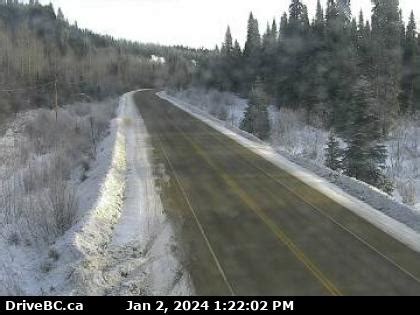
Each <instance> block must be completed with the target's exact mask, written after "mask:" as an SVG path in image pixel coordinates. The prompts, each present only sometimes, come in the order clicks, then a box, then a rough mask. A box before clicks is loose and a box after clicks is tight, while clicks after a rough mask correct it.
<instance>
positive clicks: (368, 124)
mask: <svg viewBox="0 0 420 315" xmlns="http://www.w3.org/2000/svg"><path fill="white" fill-rule="evenodd" d="M349 105H350V106H351V113H352V114H351V116H350V117H349V120H348V122H347V128H346V131H345V132H344V133H343V136H344V138H345V140H346V143H347V145H348V146H347V149H346V150H345V151H344V160H343V163H344V168H345V174H346V175H348V176H351V177H355V178H356V179H359V180H362V181H364V182H366V183H368V184H371V185H373V186H376V187H378V188H380V189H383V190H385V191H386V192H388V193H390V192H391V190H392V187H391V185H390V184H389V181H388V180H387V179H386V178H385V176H384V174H383V169H384V167H385V161H386V157H387V152H386V148H385V146H384V145H383V144H382V140H383V136H382V128H381V121H380V118H379V116H378V115H377V113H376V112H375V109H376V107H377V100H376V98H375V93H374V91H373V87H372V85H371V84H370V83H369V81H368V80H367V78H365V77H361V78H360V79H359V80H358V82H357V83H356V84H355V86H354V88H353V98H352V101H351V103H350V104H349Z"/></svg>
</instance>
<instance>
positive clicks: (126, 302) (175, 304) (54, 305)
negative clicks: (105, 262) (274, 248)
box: [0, 297, 420, 314]
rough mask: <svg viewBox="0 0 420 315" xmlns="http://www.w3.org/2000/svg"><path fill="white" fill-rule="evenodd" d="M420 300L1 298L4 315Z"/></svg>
mask: <svg viewBox="0 0 420 315" xmlns="http://www.w3.org/2000/svg"><path fill="white" fill-rule="evenodd" d="M419 302H420V298H419V297H413V298H409V297H391V298H390V297H0V314H7V313H31V312H36V313H38V312H46V313H75V314H94V313H98V312H99V313H102V312H107V313H110V314H120V313H127V314H129V313H132V314H136V313H137V314H140V313H146V314H175V313H184V312H187V313H197V312H215V313H220V314H223V313H267V314H268V313H275V314H278V313H285V314H287V313H290V314H291V313H293V314H312V313H318V312H321V313H322V314H337V312H342V311H345V312H351V313H356V314H357V313H359V312H364V311H370V310H371V311H375V312H378V311H384V312H403V311H405V310H407V311H409V310H412V309H416V308H417V307H418V305H419Z"/></svg>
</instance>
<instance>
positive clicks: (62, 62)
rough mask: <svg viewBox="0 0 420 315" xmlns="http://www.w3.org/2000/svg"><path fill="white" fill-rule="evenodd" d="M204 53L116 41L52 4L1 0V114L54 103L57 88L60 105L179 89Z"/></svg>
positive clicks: (186, 81)
mask: <svg viewBox="0 0 420 315" xmlns="http://www.w3.org/2000/svg"><path fill="white" fill-rule="evenodd" d="M205 54H206V51H205V50H195V49H189V48H185V47H181V46H179V47H165V46H161V45H155V44H141V43H136V42H130V41H126V40H116V39H114V38H112V37H111V36H103V35H98V34H95V33H94V32H91V31H89V30H86V29H81V28H79V27H78V25H77V23H74V24H70V23H69V22H68V20H66V18H65V16H64V14H63V12H62V11H61V10H60V9H58V10H57V12H56V11H55V9H54V8H53V6H52V5H51V4H50V5H46V6H43V5H41V4H39V3H38V1H35V0H33V1H32V0H31V1H29V3H27V4H24V3H20V2H19V1H10V0H7V1H5V0H0V116H6V115H8V114H10V113H12V112H17V111H19V110H23V109H27V108H33V107H39V106H49V107H52V106H54V103H55V92H56V90H55V87H56V86H57V95H58V102H59V103H60V104H63V103H67V102H72V101H75V100H80V99H90V98H94V99H100V98H103V97H106V96H110V95H117V94H120V93H122V92H123V91H127V90H132V89H137V88H147V87H162V86H167V85H169V86H174V87H177V88H180V87H183V86H186V85H187V84H188V83H189V82H190V80H191V78H192V73H193V71H194V67H195V66H194V61H195V60H198V59H199V58H201V56H202V55H205ZM153 55H156V56H159V57H163V58H164V60H165V62H164V63H162V62H158V61H153V60H152V59H151V56H153ZM0 118H1V117H0Z"/></svg>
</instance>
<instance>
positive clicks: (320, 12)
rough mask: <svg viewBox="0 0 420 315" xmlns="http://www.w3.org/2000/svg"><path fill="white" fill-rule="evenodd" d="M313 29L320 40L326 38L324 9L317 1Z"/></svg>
mask: <svg viewBox="0 0 420 315" xmlns="http://www.w3.org/2000/svg"><path fill="white" fill-rule="evenodd" d="M312 28H313V30H314V32H315V34H316V35H317V36H318V38H323V37H324V31H325V18H324V9H323V8H322V6H321V1H320V0H317V4H316V13H315V19H314V23H313V26H312Z"/></svg>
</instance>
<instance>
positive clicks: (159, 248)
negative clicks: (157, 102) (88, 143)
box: [73, 91, 193, 295]
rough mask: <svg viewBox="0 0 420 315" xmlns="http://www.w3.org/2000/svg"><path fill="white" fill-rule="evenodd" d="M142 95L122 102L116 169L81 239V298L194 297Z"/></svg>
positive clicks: (117, 127) (78, 289) (114, 130)
mask: <svg viewBox="0 0 420 315" xmlns="http://www.w3.org/2000/svg"><path fill="white" fill-rule="evenodd" d="M136 92H138V91H134V92H130V93H127V94H125V95H124V96H122V97H121V100H120V105H119V110H118V117H117V119H116V120H115V123H114V125H113V127H112V134H115V136H114V139H115V140H114V144H113V146H112V145H111V147H112V151H113V153H112V162H111V167H110V168H109V170H108V173H107V175H106V177H105V179H104V181H103V183H101V189H100V195H99V196H98V198H97V200H96V201H95V203H94V204H93V207H92V210H90V211H88V213H89V216H88V219H87V220H86V223H85V224H84V227H83V228H82V229H81V231H80V232H79V233H77V236H76V238H75V239H76V246H77V247H78V248H79V249H80V251H81V252H82V254H83V259H82V264H81V266H80V267H79V268H76V272H75V274H74V276H73V280H74V283H75V285H74V287H75V291H74V292H73V293H74V294H77V295H79V294H84V295H85V294H88V295H190V294H192V292H193V290H192V285H191V284H190V280H189V275H188V274H187V273H186V272H185V271H184V268H183V267H182V266H181V264H180V263H179V262H178V259H177V257H176V256H175V254H174V253H173V248H175V247H176V246H177V244H176V241H175V237H174V235H173V230H172V227H171V224H170V222H169V220H168V219H167V217H166V216H165V214H164V211H163V206H162V203H161V200H160V197H159V194H158V191H157V189H156V186H155V179H154V177H153V168H152V164H151V161H150V158H149V155H150V151H151V146H150V144H149V136H148V133H147V130H146V128H145V125H144V122H143V119H142V118H141V116H140V114H139V112H138V110H137V107H136V105H135V103H134V100H133V95H134V94H135V93H136ZM106 150H110V149H109V148H105V151H106ZM86 189H88V188H87V187H86ZM180 275H182V276H180Z"/></svg>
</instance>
